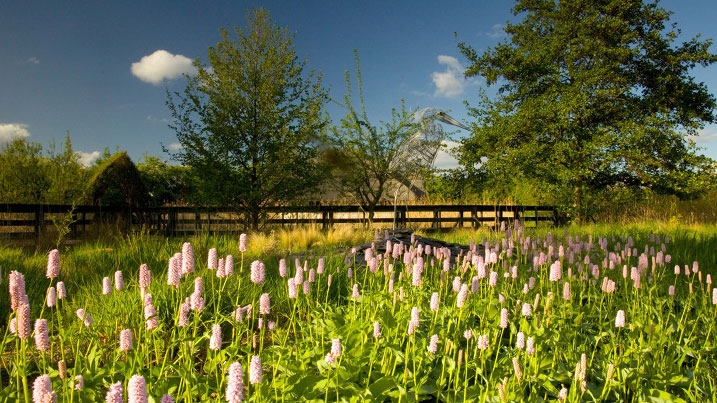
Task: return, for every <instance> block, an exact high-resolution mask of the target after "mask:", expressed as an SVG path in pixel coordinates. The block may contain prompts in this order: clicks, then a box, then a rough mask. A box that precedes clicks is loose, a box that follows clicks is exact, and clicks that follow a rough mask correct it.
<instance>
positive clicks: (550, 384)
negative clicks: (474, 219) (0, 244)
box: [0, 223, 717, 402]
mask: <svg viewBox="0 0 717 403" xmlns="http://www.w3.org/2000/svg"><path fill="white" fill-rule="evenodd" d="M423 234H424V235H430V236H435V237H441V238H443V239H445V240H446V241H449V242H455V243H460V244H464V245H468V244H473V245H476V248H475V249H474V250H473V251H472V252H471V253H470V254H469V255H466V256H459V257H456V256H451V257H448V256H445V255H444V254H443V253H441V251H440V250H431V251H430V252H429V251H428V250H426V248H425V246H423V245H420V244H418V243H415V244H411V245H402V246H401V247H397V249H396V251H395V253H389V254H386V255H384V256H379V255H378V252H377V251H376V250H375V249H370V251H371V252H367V253H368V254H369V255H368V256H367V257H368V259H367V261H368V262H369V263H368V264H367V265H366V266H365V267H356V265H355V264H354V263H353V262H354V261H355V260H354V256H353V255H351V254H350V252H348V251H349V250H350V248H351V246H352V245H355V244H359V243H364V242H367V241H370V240H371V239H372V238H373V234H372V233H367V232H362V231H345V232H344V230H336V231H330V232H322V231H318V230H316V229H312V228H306V229H302V230H298V231H294V232H289V231H278V232H275V233H271V234H264V235H260V234H249V236H248V244H247V248H246V250H245V251H242V250H243V249H240V247H241V246H240V243H239V240H238V238H236V237H212V236H209V235H201V236H197V237H194V238H191V239H188V240H179V239H163V238H155V237H150V236H148V235H146V234H138V235H136V236H132V237H128V238H126V239H123V240H117V241H115V242H98V243H88V244H83V245H78V246H75V247H73V248H71V249H68V250H65V251H62V252H61V254H60V256H61V270H60V276H59V277H58V278H55V279H48V278H46V277H45V266H46V263H47V254H46V253H39V254H35V253H28V252H23V251H21V250H18V249H9V248H4V249H0V266H1V267H2V268H3V284H7V280H8V273H9V272H10V271H18V272H20V273H22V274H23V275H24V277H25V285H26V291H27V295H28V300H29V302H30V312H31V318H32V321H33V323H34V321H35V319H38V318H43V319H47V322H48V327H49V339H50V346H49V349H48V350H45V351H42V350H41V349H38V346H37V344H36V342H35V340H34V337H35V334H33V335H32V336H31V337H28V338H27V339H22V338H20V337H18V335H17V334H13V333H12V332H10V331H9V329H8V327H7V326H5V325H4V324H5V323H8V321H9V320H11V319H13V318H16V317H17V315H18V314H17V312H14V311H11V310H10V309H9V303H8V302H7V301H8V300H9V297H8V291H7V290H8V288H7V286H4V287H3V288H2V291H0V308H2V311H1V312H2V318H3V321H2V323H3V326H4V327H3V336H2V337H3V338H2V344H1V346H2V351H3V355H2V371H0V375H2V379H1V381H2V385H3V389H2V391H0V399H3V400H5V401H27V400H28V399H29V398H30V395H31V394H32V386H33V384H34V383H35V382H36V379H39V377H40V376H41V375H48V376H49V379H50V384H51V387H52V390H53V392H54V393H55V394H56V395H57V400H58V401H65V402H75V401H77V402H85V401H87V402H90V401H101V400H103V399H104V398H105V396H106V394H107V393H108V391H109V390H110V389H111V388H116V387H111V385H113V384H115V385H117V384H119V385H121V386H122V390H123V391H122V392H121V394H122V395H123V398H125V399H130V401H141V400H132V399H134V396H130V394H129V392H128V389H129V387H130V379H133V378H132V377H133V376H136V375H139V376H141V377H142V379H143V380H144V381H145V383H146V389H147V393H148V394H149V396H150V397H152V398H153V399H154V401H160V398H161V397H163V396H165V395H168V396H172V398H173V399H174V400H175V401H188V402H189V401H236V400H231V398H232V397H234V398H236V397H237V395H236V394H235V393H236V391H237V388H236V386H237V385H236V382H235V381H234V380H232V382H231V385H230V380H229V378H228V376H227V374H228V371H229V369H230V366H232V364H240V365H241V374H242V375H243V380H244V382H243V384H242V385H241V387H240V389H239V390H241V391H242V392H243V393H242V395H243V399H244V400H246V401H292V402H293V401H399V402H408V401H476V402H489V401H490V402H494V401H495V402H498V401H646V400H652V401H705V400H712V401H714V400H715V399H717V388H715V384H714V381H713V380H714V379H717V364H716V362H717V359H716V357H715V353H714V352H715V351H717V350H716V349H717V343H716V342H715V334H714V333H715V320H717V306H716V305H715V304H714V303H715V301H714V300H713V293H715V291H713V290H714V288H713V287H712V284H711V281H708V275H709V280H711V278H712V277H714V276H715V275H716V272H717V270H715V267H714V264H715V262H717V259H716V258H717V256H715V252H714V251H715V250H717V249H715V246H717V237H716V236H715V235H714V234H715V232H714V228H712V227H705V228H696V227H684V226H680V225H670V226H665V227H660V226H658V225H655V224H654V223H653V224H643V225H633V226H630V227H617V226H610V225H604V226H588V227H569V228H564V229H549V228H539V229H525V228H522V227H520V226H519V225H517V226H507V227H506V228H505V229H504V230H502V231H501V230H489V229H481V230H478V231H475V230H457V231H453V232H451V233H447V234H436V233H428V232H424V233H423ZM185 242H188V243H189V244H190V245H191V246H192V252H193V262H194V270H193V271H191V272H187V273H184V274H183V275H182V276H181V279H180V281H179V285H178V287H174V286H171V285H168V270H169V266H170V263H169V262H170V258H172V257H173V256H175V254H177V253H182V252H183V250H184V245H185ZM374 242H375V243H376V244H381V243H384V242H385V240H383V239H374ZM483 248H485V249H483ZM212 250H214V251H216V256H217V258H218V259H227V257H228V255H232V258H233V261H234V271H233V274H231V275H230V276H226V277H219V276H217V273H218V271H219V269H217V268H215V269H212V268H210V267H209V266H210V260H211V259H210V258H209V256H210V251H212ZM307 250H308V251H309V253H304V252H306V251H307ZM561 250H562V251H563V253H562V254H561V253H560V251H561ZM628 250H629V252H628ZM392 252H393V248H392ZM212 253H213V252H212ZM188 256H189V255H187V254H185V255H184V259H185V261H186V260H188ZM255 262H256V263H255ZM446 262H447V263H446ZM695 262H697V263H695ZM259 263H262V264H263V266H264V267H265V273H264V275H263V276H261V275H260V273H259V270H260V268H261V264H259ZM142 264H147V265H148V267H149V269H150V271H151V277H152V280H151V283H150V284H149V287H148V288H147V289H141V287H140V276H139V274H138V271H139V267H140V265H142ZM284 264H286V268H287V270H286V273H285V276H282V275H280V267H282V266H283V265H284ZM252 269H253V270H252ZM117 271H120V272H121V273H122V275H123V276H122V277H123V279H124V281H123V283H124V284H123V287H122V289H114V288H113V289H111V291H110V292H108V293H106V294H103V283H102V279H103V278H104V277H108V278H109V280H110V281H111V283H112V285H113V286H117V282H116V281H115V280H114V279H115V273H116V272H117ZM262 278H263V280H262ZM198 279H200V280H198ZM58 281H63V282H64V283H65V284H66V286H67V290H68V297H67V298H66V299H63V300H58V301H57V302H58V303H57V305H56V306H53V307H48V306H47V304H46V300H45V297H46V292H47V288H48V287H50V286H56V285H57V282H58ZM198 283H201V284H200V285H202V286H203V287H201V288H203V289H202V290H198V288H197V287H198ZM292 283H293V284H292ZM611 284H612V285H611ZM294 285H295V286H296V289H294V288H293V286H294ZM566 290H569V291H566ZM146 295H151V297H146ZM200 297H201V301H203V302H204V303H203V306H201V307H200V306H199V305H202V304H199V303H198V301H200ZM267 298H268V299H269V306H268V307H267V306H265V305H266V304H264V305H262V302H261V301H262V300H263V299H264V300H265V299H267ZM187 304H188V305H187ZM148 306H150V307H151V308H147V307H148ZM187 306H189V307H190V308H189V310H188V311H187V310H186V309H187V308H186V307H187ZM200 308H201V309H200ZM267 308H268V310H267ZM78 309H82V310H84V312H85V313H86V314H87V315H90V316H91V317H92V319H93V321H92V323H85V322H84V321H83V320H81V319H80V318H79V317H78V316H77V311H78ZM182 312H185V313H186V316H183V315H182ZM623 314H624V326H623V325H622V323H621V322H620V320H619V315H623ZM85 319H87V317H85ZM155 320H156V323H155V322H154V321H155ZM185 320H186V322H185ZM217 329H218V330H217ZM123 331H125V332H124V334H127V333H129V334H131V339H132V347H131V348H130V349H124V350H123V349H121V348H120V335H121V334H123ZM217 334H219V335H220V339H221V340H220V341H219V342H218V344H217ZM258 361H260V364H258ZM62 366H64V368H61V367H62ZM233 368H235V369H236V368H237V366H235V367H233ZM78 375H79V376H81V380H82V383H83V385H82V386H83V387H82V388H78V386H79V382H80V378H77V376H78ZM259 375H260V376H259ZM259 378H261V379H259ZM232 379H235V378H232ZM132 385H133V387H134V386H136V384H135V383H134V382H133V383H132ZM230 386H231V387H230ZM113 390H114V389H113ZM165 399H167V398H165Z"/></svg>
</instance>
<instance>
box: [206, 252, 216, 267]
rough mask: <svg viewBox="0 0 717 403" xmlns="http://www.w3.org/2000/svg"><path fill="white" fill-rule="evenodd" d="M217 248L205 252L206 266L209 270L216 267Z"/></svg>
mask: <svg viewBox="0 0 717 403" xmlns="http://www.w3.org/2000/svg"><path fill="white" fill-rule="evenodd" d="M217 263H218V261H217V249H216V248H211V249H209V252H207V268H208V269H209V270H215V269H216V268H217Z"/></svg>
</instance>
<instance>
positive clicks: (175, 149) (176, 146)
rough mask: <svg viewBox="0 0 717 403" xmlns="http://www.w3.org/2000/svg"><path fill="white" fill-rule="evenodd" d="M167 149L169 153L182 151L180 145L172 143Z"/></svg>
mask: <svg viewBox="0 0 717 403" xmlns="http://www.w3.org/2000/svg"><path fill="white" fill-rule="evenodd" d="M167 148H168V149H169V151H179V150H181V149H183V148H184V147H182V145H181V144H180V143H172V144H170V145H169V147H167Z"/></svg>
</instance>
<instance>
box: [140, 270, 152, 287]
mask: <svg viewBox="0 0 717 403" xmlns="http://www.w3.org/2000/svg"><path fill="white" fill-rule="evenodd" d="M138 277H139V287H140V288H141V289H143V290H145V291H146V290H147V288H149V283H151V282H152V274H151V273H150V271H149V266H147V264H146V263H142V264H141V265H139V276H138Z"/></svg>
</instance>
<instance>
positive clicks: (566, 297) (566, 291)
mask: <svg viewBox="0 0 717 403" xmlns="http://www.w3.org/2000/svg"><path fill="white" fill-rule="evenodd" d="M563 299H564V300H566V301H570V283H568V282H567V281H566V282H565V284H563Z"/></svg>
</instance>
